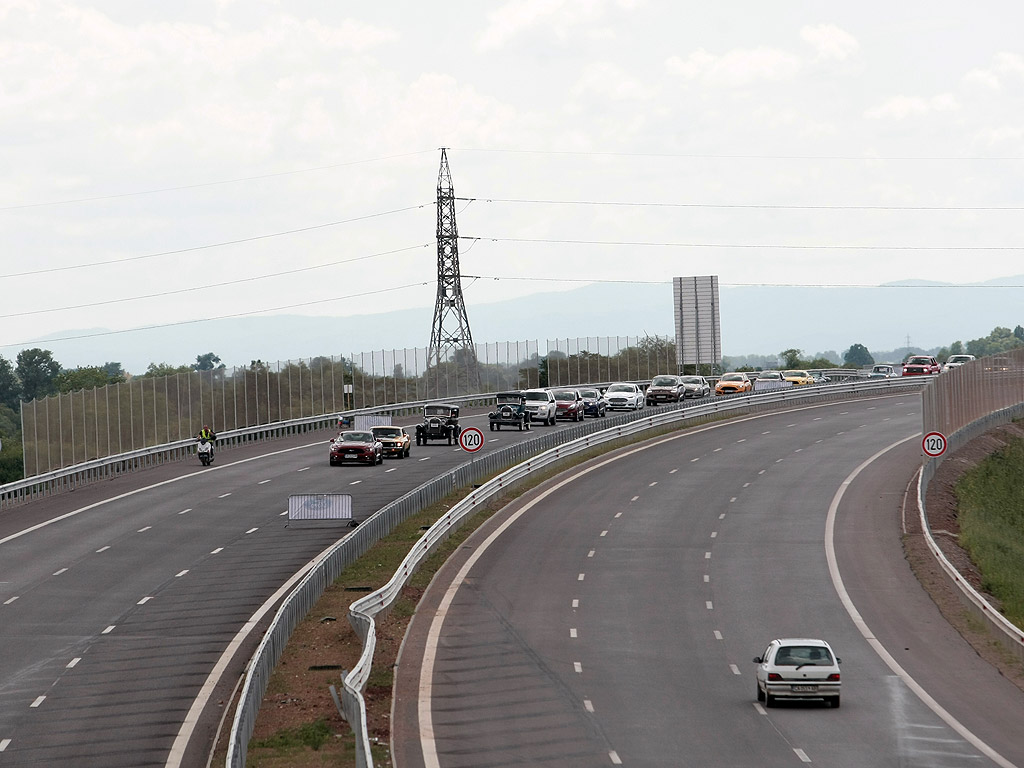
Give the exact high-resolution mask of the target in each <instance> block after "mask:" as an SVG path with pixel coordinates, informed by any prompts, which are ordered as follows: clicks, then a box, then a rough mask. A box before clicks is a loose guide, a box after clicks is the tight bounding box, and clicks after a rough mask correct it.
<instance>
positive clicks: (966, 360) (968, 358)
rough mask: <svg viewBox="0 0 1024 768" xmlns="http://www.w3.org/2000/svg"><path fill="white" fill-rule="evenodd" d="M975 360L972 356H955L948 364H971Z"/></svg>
mask: <svg viewBox="0 0 1024 768" xmlns="http://www.w3.org/2000/svg"><path fill="white" fill-rule="evenodd" d="M972 359H973V358H972V357H971V356H970V355H953V356H952V357H950V358H949V360H947V361H946V362H947V363H969V362H971V360H972Z"/></svg>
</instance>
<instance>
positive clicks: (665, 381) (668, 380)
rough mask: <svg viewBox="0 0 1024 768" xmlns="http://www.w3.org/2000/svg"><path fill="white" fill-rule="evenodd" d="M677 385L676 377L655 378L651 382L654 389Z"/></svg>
mask: <svg viewBox="0 0 1024 768" xmlns="http://www.w3.org/2000/svg"><path fill="white" fill-rule="evenodd" d="M675 383H676V379H675V377H674V376H655V377H654V379H653V380H652V381H651V386H652V387H671V386H672V385H673V384H675Z"/></svg>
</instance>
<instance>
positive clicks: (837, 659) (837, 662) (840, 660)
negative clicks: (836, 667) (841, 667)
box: [836, 656, 843, 664]
mask: <svg viewBox="0 0 1024 768" xmlns="http://www.w3.org/2000/svg"><path fill="white" fill-rule="evenodd" d="M842 663H843V660H842V659H840V658H839V657H838V656H836V664H842Z"/></svg>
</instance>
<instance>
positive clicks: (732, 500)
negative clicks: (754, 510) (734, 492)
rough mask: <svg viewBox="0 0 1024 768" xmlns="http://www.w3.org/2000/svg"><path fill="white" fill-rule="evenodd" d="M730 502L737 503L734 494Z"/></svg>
mask: <svg viewBox="0 0 1024 768" xmlns="http://www.w3.org/2000/svg"><path fill="white" fill-rule="evenodd" d="M729 503H730V504H735V503H736V497H735V496H733V497H732V498H731V499H729Z"/></svg>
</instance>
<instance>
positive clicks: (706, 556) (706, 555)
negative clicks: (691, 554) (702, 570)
mask: <svg viewBox="0 0 1024 768" xmlns="http://www.w3.org/2000/svg"><path fill="white" fill-rule="evenodd" d="M704 559H705V560H710V559H711V553H710V552H705V553H704Z"/></svg>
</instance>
